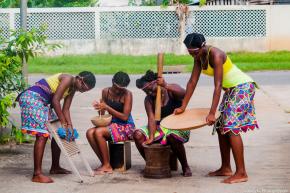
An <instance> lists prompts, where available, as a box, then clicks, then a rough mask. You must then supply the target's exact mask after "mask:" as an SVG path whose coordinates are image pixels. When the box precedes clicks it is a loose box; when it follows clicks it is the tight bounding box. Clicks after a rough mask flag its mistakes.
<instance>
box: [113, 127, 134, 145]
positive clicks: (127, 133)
mask: <svg viewBox="0 0 290 193" xmlns="http://www.w3.org/2000/svg"><path fill="white" fill-rule="evenodd" d="M108 128H109V132H110V135H111V140H112V142H113V143H118V142H121V141H127V140H133V133H134V129H135V125H134V124H122V123H111V124H110V125H109V126H108Z"/></svg>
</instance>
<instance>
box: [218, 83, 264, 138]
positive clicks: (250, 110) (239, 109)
mask: <svg viewBox="0 0 290 193" xmlns="http://www.w3.org/2000/svg"><path fill="white" fill-rule="evenodd" d="M254 96H255V84H254V83H251V82H249V83H244V84H240V85H238V86H236V87H234V88H232V89H230V90H229V91H227V92H225V94H224V96H223V99H222V102H221V104H220V107H219V111H220V112H221V115H220V117H219V118H218V119H217V121H216V123H215V125H214V131H215V130H216V129H219V130H220V132H221V133H222V134H225V133H228V132H231V133H233V134H235V135H239V134H240V133H241V132H247V131H248V130H254V129H255V128H259V127H258V123H257V120H256V114H255V107H254Z"/></svg>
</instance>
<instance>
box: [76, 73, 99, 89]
mask: <svg viewBox="0 0 290 193" xmlns="http://www.w3.org/2000/svg"><path fill="white" fill-rule="evenodd" d="M78 76H79V77H80V78H82V79H83V81H84V83H85V84H86V85H87V86H88V87H89V88H90V89H92V88H94V87H95V85H96V77H95V75H94V74H93V73H91V72H89V71H82V72H80V73H79V74H78Z"/></svg>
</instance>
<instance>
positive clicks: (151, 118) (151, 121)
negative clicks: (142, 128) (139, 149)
mask: <svg viewBox="0 0 290 193" xmlns="http://www.w3.org/2000/svg"><path fill="white" fill-rule="evenodd" d="M144 104H145V110H146V114H147V118H148V130H149V139H148V140H147V141H146V142H145V144H150V143H152V142H153V140H154V134H155V131H156V121H155V115H154V111H153V108H154V104H153V101H152V100H151V99H150V98H149V97H148V96H147V97H146V98H145V101H144Z"/></svg>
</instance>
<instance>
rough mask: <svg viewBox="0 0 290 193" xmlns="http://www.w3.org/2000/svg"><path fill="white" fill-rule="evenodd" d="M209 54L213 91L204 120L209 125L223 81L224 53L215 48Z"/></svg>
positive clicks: (213, 118)
mask: <svg viewBox="0 0 290 193" xmlns="http://www.w3.org/2000/svg"><path fill="white" fill-rule="evenodd" d="M210 56H212V57H211V59H212V60H211V61H212V64H213V67H214V92H213V98H212V104H211V108H210V112H209V115H208V116H207V118H206V121H207V122H208V124H209V125H212V124H213V123H214V122H215V113H216V110H217V107H218V103H219V100H220V96H221V90H222V82H223V63H224V60H225V59H224V57H225V54H224V53H223V52H219V51H217V50H215V51H213V52H211V55H210ZM211 61H210V62H211Z"/></svg>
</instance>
